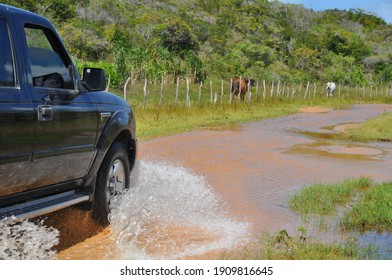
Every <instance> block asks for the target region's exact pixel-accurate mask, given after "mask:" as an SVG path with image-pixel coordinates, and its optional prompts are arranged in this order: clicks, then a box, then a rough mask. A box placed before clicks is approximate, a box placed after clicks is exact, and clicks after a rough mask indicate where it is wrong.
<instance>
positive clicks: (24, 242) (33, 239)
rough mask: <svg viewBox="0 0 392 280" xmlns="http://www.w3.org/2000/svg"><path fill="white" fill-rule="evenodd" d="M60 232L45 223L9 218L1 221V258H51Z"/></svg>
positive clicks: (54, 252)
mask: <svg viewBox="0 0 392 280" xmlns="http://www.w3.org/2000/svg"><path fill="white" fill-rule="evenodd" d="M58 236H59V232H58V231H57V230H56V229H54V228H48V227H46V226H44V225H43V220H41V221H38V222H30V221H28V220H22V221H16V220H14V219H13V218H7V219H5V220H2V221H1V222H0V260H7V259H12V260H33V259H37V260H40V259H51V258H52V257H53V256H54V255H55V254H56V251H55V250H53V249H52V248H53V246H55V245H57V244H58V242H59V238H58Z"/></svg>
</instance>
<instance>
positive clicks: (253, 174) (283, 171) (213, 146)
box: [140, 105, 392, 231]
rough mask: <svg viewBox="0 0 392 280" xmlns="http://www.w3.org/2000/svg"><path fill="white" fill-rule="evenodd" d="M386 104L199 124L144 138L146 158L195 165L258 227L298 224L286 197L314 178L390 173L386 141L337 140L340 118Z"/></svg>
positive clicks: (362, 115)
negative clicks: (229, 124)
mask: <svg viewBox="0 0 392 280" xmlns="http://www.w3.org/2000/svg"><path fill="white" fill-rule="evenodd" d="M391 110H392V106H391V105H357V106H352V107H351V108H350V109H349V110H336V111H326V112H322V113H317V112H316V113H312V111H311V110H309V111H308V112H306V113H300V114H295V115H291V116H287V117H281V118H276V119H269V120H263V121H259V122H254V123H249V124H244V125H241V126H236V127H234V128H233V130H222V131H219V130H217V131H211V130H208V131H207V130H206V131H197V132H191V133H185V134H181V135H176V136H171V137H165V138H160V139H155V140H151V141H146V142H143V143H141V147H140V151H141V152H140V156H141V158H144V159H151V158H162V159H165V160H168V161H171V162H177V163H179V164H180V165H184V166H188V167H190V168H192V170H194V171H195V172H196V173H197V174H202V175H203V176H205V178H206V179H207V181H208V182H209V183H210V184H211V185H212V186H213V188H214V189H215V190H216V191H217V192H218V193H219V195H220V196H222V198H223V201H225V202H227V204H228V205H229V208H230V213H232V214H233V215H235V216H236V217H238V218H239V219H241V220H246V221H249V222H250V223H251V224H252V226H253V228H254V230H255V231H260V230H268V231H277V230H280V229H283V228H285V229H292V228H293V226H294V227H295V228H296V227H297V224H296V223H295V222H294V223H293V221H296V219H297V217H296V215H294V214H293V213H292V212H291V211H290V210H289V209H287V199H288V197H289V196H290V195H292V194H294V193H295V192H296V191H297V190H299V189H300V188H302V187H304V186H305V185H310V184H312V183H332V182H340V181H342V180H343V179H345V178H348V177H353V178H357V177H360V176H370V177H372V178H373V179H374V180H376V181H388V180H391V179H392V173H391V172H390V167H391V164H392V145H391V144H390V143H368V144H364V143H337V142H336V141H332V140H329V138H331V137H329V136H330V135H331V134H333V133H341V128H342V126H341V125H343V124H352V123H361V122H364V121H365V120H366V119H369V118H373V117H376V116H377V115H379V114H382V113H383V112H387V111H391Z"/></svg>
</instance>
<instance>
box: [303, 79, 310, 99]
mask: <svg viewBox="0 0 392 280" xmlns="http://www.w3.org/2000/svg"><path fill="white" fill-rule="evenodd" d="M309 83H310V82H309V81H308V83H307V84H306V90H305V94H304V99H306V97H307V96H308V90H309Z"/></svg>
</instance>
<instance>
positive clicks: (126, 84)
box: [124, 77, 131, 100]
mask: <svg viewBox="0 0 392 280" xmlns="http://www.w3.org/2000/svg"><path fill="white" fill-rule="evenodd" d="M130 80H131V77H128V79H127V81H126V82H125V85H124V100H127V86H128V83H129V81H130Z"/></svg>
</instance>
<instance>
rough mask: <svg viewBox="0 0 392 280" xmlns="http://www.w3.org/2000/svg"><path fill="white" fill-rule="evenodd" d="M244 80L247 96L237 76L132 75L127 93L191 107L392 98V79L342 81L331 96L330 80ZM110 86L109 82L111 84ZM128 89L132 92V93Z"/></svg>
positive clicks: (124, 89) (143, 103) (125, 90)
mask: <svg viewBox="0 0 392 280" xmlns="http://www.w3.org/2000/svg"><path fill="white" fill-rule="evenodd" d="M239 80H240V83H241V82H242V81H245V80H247V82H248V83H247V84H246V90H245V94H244V98H243V99H241V98H240V96H241V92H238V93H236V89H238V87H236V86H235V85H234V84H233V81H234V80H233V78H231V79H230V80H221V81H212V80H210V81H208V82H206V83H203V82H200V83H197V84H195V83H191V81H190V79H188V78H185V79H183V80H180V78H179V77H178V78H177V81H176V83H175V84H173V83H172V82H167V83H166V82H165V78H164V77H162V78H161V83H160V86H159V88H158V85H157V83H152V82H151V83H149V81H148V80H147V79H145V80H144V81H143V82H142V83H140V85H139V84H132V83H131V84H130V83H129V81H130V78H128V79H127V81H126V82H125V84H124V88H123V97H124V99H125V100H127V99H128V97H130V96H132V95H135V96H142V98H143V101H142V106H143V108H146V107H147V104H148V102H154V103H155V104H156V102H157V101H158V104H159V106H162V105H163V104H164V103H170V104H174V105H180V104H181V103H182V102H183V103H182V104H185V106H186V107H187V108H190V107H191V105H192V104H207V103H210V104H212V105H216V104H218V103H224V102H227V103H228V104H232V103H234V102H248V103H252V102H263V101H264V102H266V101H268V100H276V99H279V100H282V101H289V100H295V99H315V98H358V99H359V98H361V99H364V98H367V99H369V98H381V97H385V98H390V97H392V83H390V84H384V85H382V84H381V85H375V86H374V85H369V86H360V85H347V84H345V85H341V84H336V88H335V90H334V92H333V93H332V94H331V95H330V96H329V95H328V94H327V83H322V82H310V81H306V82H300V83H294V82H286V81H266V80H250V79H243V78H242V77H240V78H239ZM108 86H109V85H108ZM128 90H129V91H130V92H131V94H130V95H129V96H128V93H127V92H128Z"/></svg>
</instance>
